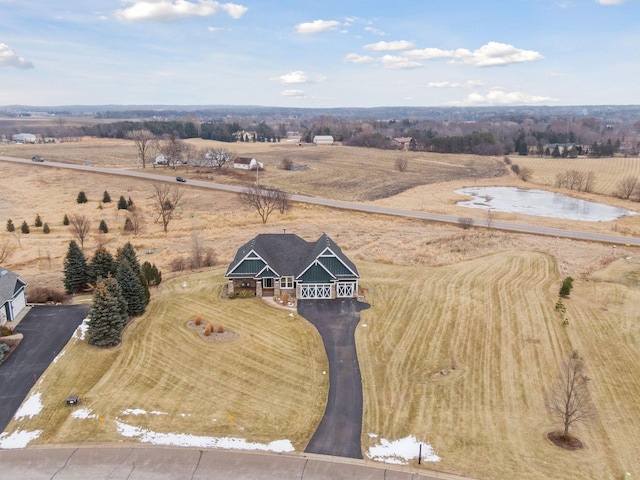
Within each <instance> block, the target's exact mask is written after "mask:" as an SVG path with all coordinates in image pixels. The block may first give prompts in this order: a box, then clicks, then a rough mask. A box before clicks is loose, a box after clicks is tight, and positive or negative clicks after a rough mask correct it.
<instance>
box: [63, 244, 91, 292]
mask: <svg viewBox="0 0 640 480" xmlns="http://www.w3.org/2000/svg"><path fill="white" fill-rule="evenodd" d="M88 280H89V275H88V268H87V260H86V258H85V257H84V253H82V250H80V247H79V246H78V244H77V243H76V242H75V240H71V241H70V242H69V249H68V250H67V256H66V257H65V259H64V288H65V290H66V291H67V293H78V292H79V291H80V290H82V289H83V288H84V287H85V286H86V284H87V281H88Z"/></svg>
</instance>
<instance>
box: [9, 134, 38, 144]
mask: <svg viewBox="0 0 640 480" xmlns="http://www.w3.org/2000/svg"><path fill="white" fill-rule="evenodd" d="M11 139H12V140H13V141H14V142H16V143H36V136H35V135H34V134H33V133H16V134H15V135H11Z"/></svg>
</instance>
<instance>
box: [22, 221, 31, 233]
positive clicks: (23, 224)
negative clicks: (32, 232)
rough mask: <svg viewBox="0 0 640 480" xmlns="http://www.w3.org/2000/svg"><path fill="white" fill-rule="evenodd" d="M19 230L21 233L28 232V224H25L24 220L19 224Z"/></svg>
mask: <svg viewBox="0 0 640 480" xmlns="http://www.w3.org/2000/svg"><path fill="white" fill-rule="evenodd" d="M20 231H21V232H22V233H29V225H28V224H27V221H26V220H24V221H23V222H22V225H21V226H20Z"/></svg>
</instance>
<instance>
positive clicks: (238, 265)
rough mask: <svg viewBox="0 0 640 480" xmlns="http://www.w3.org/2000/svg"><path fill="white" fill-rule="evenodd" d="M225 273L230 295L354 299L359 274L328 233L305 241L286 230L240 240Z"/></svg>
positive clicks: (356, 292) (356, 293)
mask: <svg viewBox="0 0 640 480" xmlns="http://www.w3.org/2000/svg"><path fill="white" fill-rule="evenodd" d="M224 277H225V278H226V279H227V288H228V293H229V294H234V293H241V292H249V293H252V294H255V295H256V296H257V297H269V296H281V295H284V294H288V295H290V296H292V297H295V298H298V299H334V298H355V297H357V296H358V280H359V279H360V275H359V274H358V269H357V268H356V266H355V265H354V264H353V262H351V260H349V259H348V258H347V256H346V255H345V254H344V253H342V250H341V249H340V247H339V246H338V245H336V243H335V242H334V241H333V240H331V238H329V236H328V235H327V234H323V235H322V236H321V237H320V238H319V239H318V240H316V241H315V242H307V241H306V240H304V239H302V238H300V237H299V236H297V235H294V234H291V233H282V234H270V233H262V234H259V235H258V236H256V237H255V238H253V239H252V240H250V241H249V242H247V243H245V244H244V245H243V246H242V247H240V248H239V249H238V251H237V253H236V256H235V258H234V259H233V261H232V262H231V264H230V265H229V268H227V272H226V273H225V275H224Z"/></svg>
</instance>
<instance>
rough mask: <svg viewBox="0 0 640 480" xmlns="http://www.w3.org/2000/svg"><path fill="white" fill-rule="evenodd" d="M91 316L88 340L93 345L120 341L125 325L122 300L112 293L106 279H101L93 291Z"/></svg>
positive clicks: (112, 343) (104, 344)
mask: <svg viewBox="0 0 640 480" xmlns="http://www.w3.org/2000/svg"><path fill="white" fill-rule="evenodd" d="M112 283H115V287H117V286H118V285H117V283H116V282H112ZM112 288H114V287H113V286H112ZM116 290H117V289H116ZM90 317H91V318H90V320H89V330H88V342H89V343H90V344H91V345H96V346H99V347H111V346H114V345H118V344H119V343H120V339H121V336H122V328H123V327H124V318H123V315H122V301H121V300H119V299H118V296H117V294H115V295H114V294H112V293H111V290H110V289H109V288H108V287H107V285H106V283H105V281H104V280H100V281H99V282H98V284H97V285H96V288H95V289H94V291H93V307H92V308H91V314H90Z"/></svg>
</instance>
